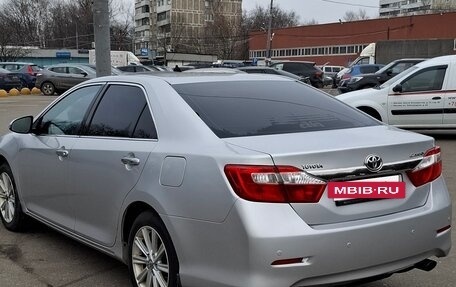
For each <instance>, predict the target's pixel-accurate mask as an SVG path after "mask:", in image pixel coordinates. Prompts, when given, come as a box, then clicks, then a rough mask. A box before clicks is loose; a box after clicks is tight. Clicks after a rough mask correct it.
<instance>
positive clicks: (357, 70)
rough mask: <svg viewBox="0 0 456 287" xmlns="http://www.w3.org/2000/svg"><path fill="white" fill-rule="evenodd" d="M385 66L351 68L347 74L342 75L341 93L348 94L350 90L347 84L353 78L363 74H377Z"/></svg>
mask: <svg viewBox="0 0 456 287" xmlns="http://www.w3.org/2000/svg"><path fill="white" fill-rule="evenodd" d="M384 66H385V65H381V64H360V65H354V66H351V67H350V68H349V69H348V70H347V72H346V73H345V74H343V75H342V78H341V79H340V81H339V83H338V89H339V91H340V92H341V93H345V92H348V91H349V89H348V88H347V84H348V82H349V81H350V79H351V78H352V77H355V76H357V75H361V74H370V73H375V72H377V71H378V70H380V69H381V68H383V67H384Z"/></svg>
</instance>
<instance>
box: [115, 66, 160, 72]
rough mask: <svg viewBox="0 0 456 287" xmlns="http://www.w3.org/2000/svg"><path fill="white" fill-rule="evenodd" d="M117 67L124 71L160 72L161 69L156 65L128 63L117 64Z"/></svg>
mask: <svg viewBox="0 0 456 287" xmlns="http://www.w3.org/2000/svg"><path fill="white" fill-rule="evenodd" d="M116 68H117V69H119V70H121V71H122V72H130V73H144V72H158V71H161V70H160V69H158V68H155V66H143V65H128V66H117V67H116Z"/></svg>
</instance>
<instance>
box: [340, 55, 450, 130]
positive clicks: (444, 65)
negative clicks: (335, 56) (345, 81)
mask: <svg viewBox="0 0 456 287" xmlns="http://www.w3.org/2000/svg"><path fill="white" fill-rule="evenodd" d="M337 99H339V100H341V101H343V102H345V103H347V104H349V105H351V106H353V107H355V108H358V109H359V110H361V111H364V112H365V113H367V114H369V115H370V116H372V117H374V118H376V119H378V120H381V121H383V122H385V123H387V124H390V125H395V126H398V127H401V128H409V129H442V128H456V55H450V56H442V57H436V58H432V59H430V60H426V61H423V62H420V63H418V64H416V65H415V66H412V67H411V68H409V69H407V70H405V71H404V72H402V73H400V74H398V75H397V76H395V77H393V78H391V79H389V80H388V81H386V82H385V83H383V84H382V85H381V86H377V87H374V88H370V89H364V90H358V91H353V92H349V93H346V94H343V95H340V96H337Z"/></svg>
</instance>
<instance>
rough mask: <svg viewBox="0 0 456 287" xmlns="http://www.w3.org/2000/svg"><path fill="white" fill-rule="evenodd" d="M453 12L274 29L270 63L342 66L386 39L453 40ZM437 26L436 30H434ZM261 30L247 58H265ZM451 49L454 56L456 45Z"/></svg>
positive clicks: (255, 34) (252, 35)
mask: <svg viewBox="0 0 456 287" xmlns="http://www.w3.org/2000/svg"><path fill="white" fill-rule="evenodd" d="M454 23H456V12H450V13H438V14H426V15H413V16H406V17H393V18H389V19H387V18H379V19H371V20H363V21H353V22H338V23H330V24H322V25H310V26H299V27H290V28H282V29H275V30H274V31H273V32H274V37H273V38H272V41H271V50H272V51H271V52H272V53H271V54H272V60H301V61H313V62H316V63H317V64H318V65H323V64H330V65H343V66H346V65H348V64H349V63H350V62H352V61H353V60H355V59H356V58H357V57H358V55H359V53H360V52H361V51H362V49H363V48H364V47H366V46H367V45H368V44H370V43H376V42H379V41H388V40H411V39H414V40H419V39H423V40H424V39H450V40H451V43H452V44H453V43H454V42H453V41H454V40H455V39H456V29H454ZM436 27H438V28H436ZM266 34H267V33H266V32H265V31H256V32H252V33H250V35H249V57H250V59H255V58H256V59H259V58H260V59H261V58H265V57H266V44H267V43H266V38H267V35H266ZM451 50H452V51H453V52H454V53H456V43H454V47H452V48H451Z"/></svg>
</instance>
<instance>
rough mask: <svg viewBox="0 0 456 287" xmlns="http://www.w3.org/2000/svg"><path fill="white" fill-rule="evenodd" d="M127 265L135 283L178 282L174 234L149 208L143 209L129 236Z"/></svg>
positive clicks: (168, 285) (166, 285) (171, 286)
mask: <svg viewBox="0 0 456 287" xmlns="http://www.w3.org/2000/svg"><path fill="white" fill-rule="evenodd" d="M151 241H152V242H155V244H153V243H151ZM152 245H155V246H152ZM159 252H160V254H157V253H159ZM150 253H152V254H153V256H150V255H149V254H150ZM155 256H156V257H155ZM128 269H129V271H130V279H131V283H132V284H133V286H135V287H154V286H160V287H178V286H179V284H178V281H179V280H178V270H179V262H178V259H177V255H176V251H175V249H174V246H173V243H172V241H171V237H170V236H169V234H168V231H167V230H166V227H165V225H164V224H163V223H162V222H161V220H160V219H159V218H158V217H157V216H156V215H155V214H154V213H152V212H150V211H146V212H143V213H141V214H140V215H139V216H138V217H137V218H136V220H135V221H134V222H133V226H132V228H131V230H130V235H129V237H128Z"/></svg>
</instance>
